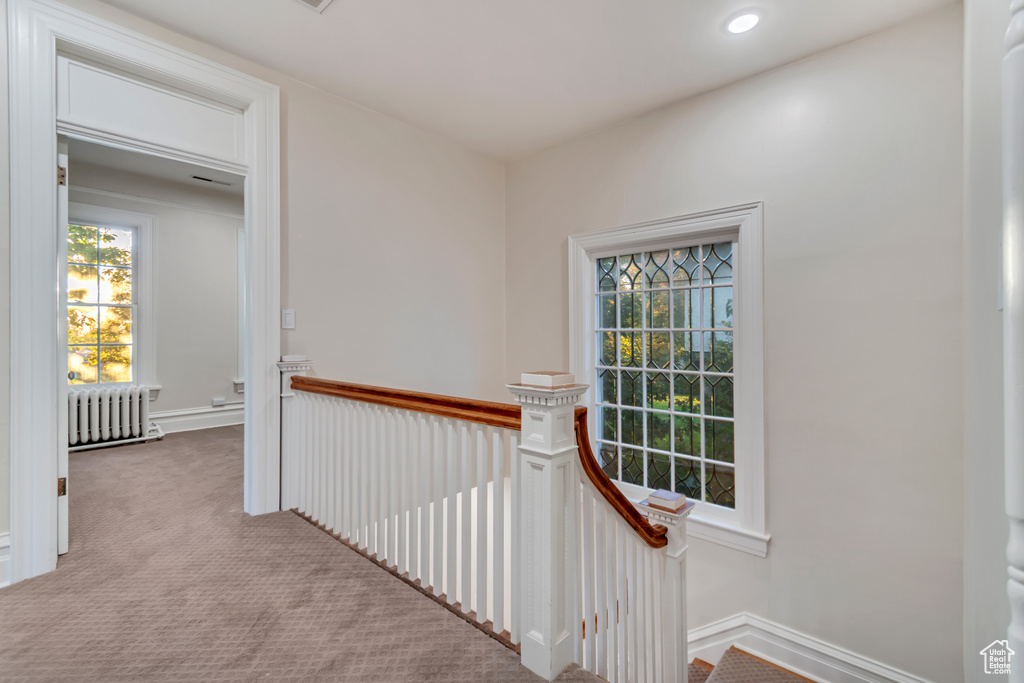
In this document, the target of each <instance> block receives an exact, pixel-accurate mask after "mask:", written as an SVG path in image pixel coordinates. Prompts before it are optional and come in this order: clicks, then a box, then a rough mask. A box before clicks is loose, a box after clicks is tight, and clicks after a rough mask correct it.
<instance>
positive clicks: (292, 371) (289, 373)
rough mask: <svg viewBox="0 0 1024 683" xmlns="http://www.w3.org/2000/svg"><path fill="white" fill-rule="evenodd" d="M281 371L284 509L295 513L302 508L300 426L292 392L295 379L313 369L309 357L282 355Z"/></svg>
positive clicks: (282, 494) (282, 504) (279, 367)
mask: <svg viewBox="0 0 1024 683" xmlns="http://www.w3.org/2000/svg"><path fill="white" fill-rule="evenodd" d="M277 367H278V369H279V370H280V371H281V509H282V510H291V509H292V508H294V507H296V506H298V504H299V501H298V499H297V495H298V491H297V490H295V487H296V486H297V485H298V482H297V480H296V478H295V476H294V475H295V465H296V462H297V456H298V453H297V452H296V449H297V448H298V429H297V428H298V425H297V423H296V411H295V406H293V405H292V403H293V402H294V401H295V392H294V391H292V377H294V376H295V375H305V374H306V373H307V372H309V370H310V369H311V368H312V367H313V366H312V365H311V364H310V362H309V360H308V359H307V358H306V357H305V356H282V357H281V362H279V363H278V364H277Z"/></svg>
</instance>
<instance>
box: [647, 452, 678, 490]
mask: <svg viewBox="0 0 1024 683" xmlns="http://www.w3.org/2000/svg"><path fill="white" fill-rule="evenodd" d="M647 488H651V489H665V490H666V491H671V490H672V456H670V455H663V454H661V453H648V454H647Z"/></svg>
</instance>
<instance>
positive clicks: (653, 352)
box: [592, 240, 736, 508]
mask: <svg viewBox="0 0 1024 683" xmlns="http://www.w3.org/2000/svg"><path fill="white" fill-rule="evenodd" d="M732 255H733V242H732V241H731V240H728V241H714V242H710V241H709V242H703V243H697V244H687V245H680V246H674V247H670V248H667V249H657V250H652V251H640V252H636V253H627V254H618V255H616V256H607V257H604V258H599V259H597V260H596V262H595V269H594V277H595V284H596V287H595V289H596V295H595V301H594V306H595V310H596V319H597V323H598V325H597V329H596V331H595V333H596V338H595V340H594V341H595V343H596V344H597V353H596V356H597V364H596V368H595V372H594V376H593V377H592V381H593V382H594V385H595V386H596V387H597V397H596V407H597V410H598V424H599V425H600V426H599V430H598V434H597V437H598V451H597V452H598V454H599V459H600V461H601V465H602V467H603V468H604V471H605V473H606V474H608V476H609V477H611V478H612V479H618V480H620V481H623V482H626V483H629V484H634V485H636V486H643V487H645V488H649V489H668V490H672V491H678V492H680V493H684V494H686V496H687V497H688V498H691V499H694V500H699V501H704V502H706V503H711V504H714V505H720V506H723V507H726V508H735V507H736V476H735V472H736V462H735V442H734V424H735V420H736V418H735V414H734V412H735V411H734V409H733V395H734V374H733V296H734V294H733V287H732V284H733V267H732Z"/></svg>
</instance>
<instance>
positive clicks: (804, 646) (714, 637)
mask: <svg viewBox="0 0 1024 683" xmlns="http://www.w3.org/2000/svg"><path fill="white" fill-rule="evenodd" d="M687 640H688V653H687V656H688V657H689V658H690V659H691V660H692V659H693V658H694V657H699V658H700V659H704V660H706V661H709V662H717V661H718V660H719V659H720V658H721V656H722V654H723V653H724V652H725V651H726V650H728V649H729V646H730V645H736V646H737V647H739V648H741V649H743V650H746V651H748V652H750V653H751V654H753V655H757V656H758V657H762V658H764V659H766V660H768V661H769V662H772V663H773V664H778V665H779V666H781V667H784V668H786V669H789V670H790V671H792V672H793V673H796V674H799V675H801V676H806V677H807V678H811V679H813V680H817V681H827V682H828V683H865V682H867V683H930V681H928V680H927V679H924V678H919V677H918V676H914V675H913V674H909V673H907V672H906V671H902V670H900V669H897V668H895V667H891V666H889V665H887V664H883V663H881V662H878V661H875V660H873V659H870V658H868V657H864V656H863V655H859V654H857V653H855V652H850V651H849V650H846V649H843V648H841V647H838V646H836V645H832V644H830V643H826V642H825V641H823V640H819V639H817V638H813V637H811V636H809V635H807V634H804V633H800V632H799V631H794V630H793V629H791V628H788V627H786V626H782V625H781V624H776V623H775V622H772V621H768V620H767V619H762V618H761V617H758V616H756V615H753V614H749V613H746V612H741V613H740V614H735V615H733V616H731V617H727V618H725V619H722V620H720V621H716V622H714V623H712V624H708V625H707V626H701V627H700V628H696V629H693V630H692V631H690V632H689V637H688V638H687Z"/></svg>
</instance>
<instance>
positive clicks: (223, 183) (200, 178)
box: [192, 0, 330, 187]
mask: <svg viewBox="0 0 1024 683" xmlns="http://www.w3.org/2000/svg"><path fill="white" fill-rule="evenodd" d="M327 1H328V2H330V0H327ZM192 180H201V181H203V182H204V183H212V184H214V185H223V186H225V187H231V183H226V182H224V181H223V180H214V179H213V178H204V177H203V176H201V175H194V176H192Z"/></svg>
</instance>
